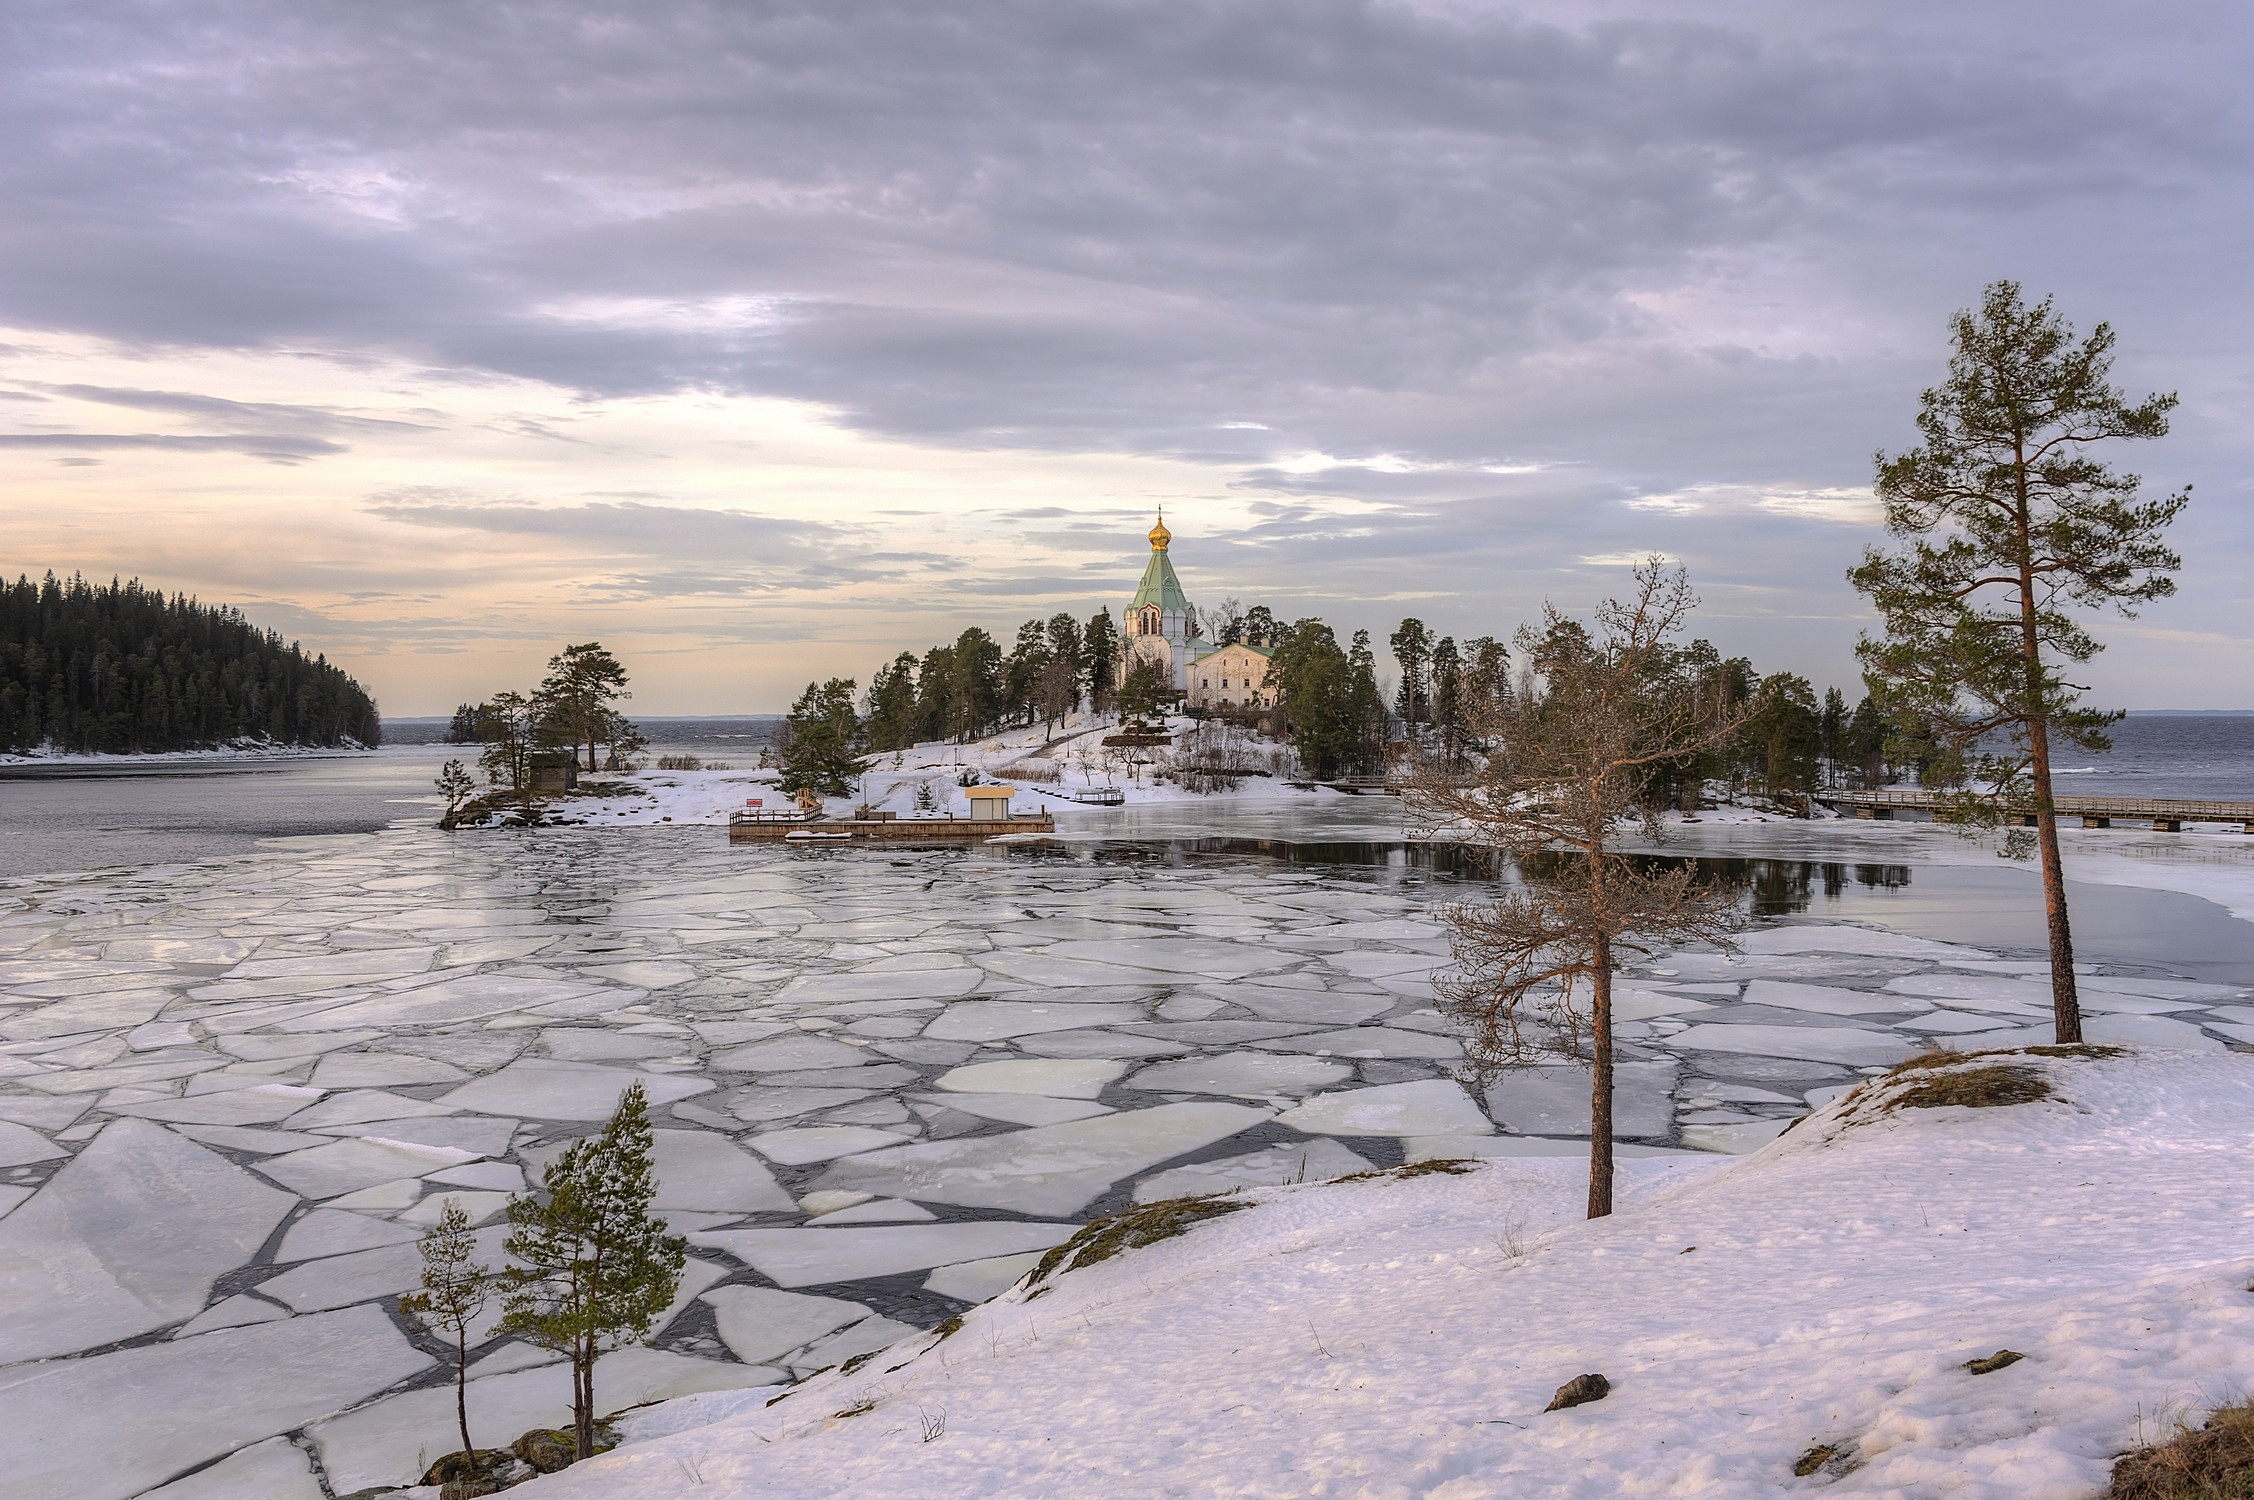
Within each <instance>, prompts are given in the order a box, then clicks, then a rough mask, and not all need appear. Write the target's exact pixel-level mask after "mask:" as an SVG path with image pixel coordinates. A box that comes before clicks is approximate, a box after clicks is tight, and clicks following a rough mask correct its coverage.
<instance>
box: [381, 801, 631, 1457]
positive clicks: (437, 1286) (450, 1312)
mask: <svg viewBox="0 0 2254 1500" xmlns="http://www.w3.org/2000/svg"><path fill="white" fill-rule="evenodd" d="M454 764H457V765H458V764H460V762H454ZM445 1205H446V1206H445V1207H444V1208H442V1209H440V1210H439V1214H438V1222H437V1223H436V1224H434V1225H432V1226H431V1228H430V1231H429V1233H427V1234H425V1235H424V1236H423V1238H422V1244H421V1246H420V1247H419V1248H420V1249H421V1250H422V1255H423V1285H422V1290H421V1291H419V1292H409V1293H408V1294H407V1295H406V1296H404V1297H402V1298H400V1299H399V1311H400V1312H401V1313H403V1314H405V1315H406V1316H407V1317H409V1318H412V1319H414V1320H415V1321H416V1322H417V1323H419V1324H421V1325H422V1326H423V1327H424V1328H426V1329H428V1330H429V1331H430V1332H431V1333H432V1334H434V1335H436V1336H437V1337H440V1338H443V1339H445V1340H446V1341H447V1342H449V1343H451V1344H452V1345H453V1346H454V1421H455V1423H456V1425H457V1426H459V1427H460V1429H461V1434H462V1462H463V1464H464V1465H465V1466H466V1468H465V1472H464V1474H463V1476H462V1477H464V1478H467V1477H470V1476H471V1475H474V1474H476V1473H477V1472H478V1470H479V1465H478V1461H477V1450H476V1448H475V1447H474V1446H472V1444H471V1443H470V1404H469V1401H470V1398H469V1381H470V1329H471V1328H472V1327H473V1326H474V1325H475V1324H476V1322H477V1315H478V1314H479V1313H481V1312H483V1311H484V1310H485V1304H486V1302H487V1301H488V1300H489V1297H490V1294H491V1291H492V1285H493V1273H492V1272H491V1271H490V1270H488V1269H487V1268H486V1267H485V1266H484V1265H483V1264H481V1263H480V1262H479V1261H478V1259H477V1237H476V1236H475V1235H474V1234H472V1233H471V1231H470V1216H469V1214H468V1213H466V1212H464V1211H463V1208H462V1205H461V1201H460V1200H459V1199H455V1198H448V1199H446V1200H445ZM668 1300H671V1299H670V1298H669V1299H668Z"/></svg>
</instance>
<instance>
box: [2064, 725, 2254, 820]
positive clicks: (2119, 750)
mask: <svg viewBox="0 0 2254 1500" xmlns="http://www.w3.org/2000/svg"><path fill="white" fill-rule="evenodd" d="M2107 732H2108V733H2109V734H2110V735H2111V736H2112V738H2113V749H2112V750H2111V751H2110V752H2108V753H2106V754H2104V755H2092V754H2091V753H2090V752H2089V751H2087V750H2077V749H2075V748H2074V747H2073V746H2071V745H2069V746H2066V747H2065V748H2063V749H2061V750H2059V751H2058V752H2057V753H2056V754H2055V755H2054V756H2053V758H2052V762H2051V764H2052V770H2053V774H2054V775H2055V776H2057V778H2058V791H2059V793H2060V795H2062V796H2073V797H2196V798H2201V799H2204V800H2211V801H2218V802H2250V801H2254V714H2151V713H2145V714H2131V715H2129V716H2128V717H2127V718H2126V719H2123V720H2122V721H2121V722H2120V723H2118V724H2116V725H2114V726H2113V727H2112V729H2110V730H2109V731H2107Z"/></svg>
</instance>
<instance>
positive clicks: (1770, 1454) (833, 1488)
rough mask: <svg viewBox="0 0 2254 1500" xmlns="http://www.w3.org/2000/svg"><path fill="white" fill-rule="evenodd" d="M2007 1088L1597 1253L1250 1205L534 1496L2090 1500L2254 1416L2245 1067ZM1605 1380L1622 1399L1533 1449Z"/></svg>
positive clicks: (1539, 1240)
mask: <svg viewBox="0 0 2254 1500" xmlns="http://www.w3.org/2000/svg"><path fill="white" fill-rule="evenodd" d="M2011 1061H2013V1062H2015V1063H2018V1064H2019V1065H2020V1066H2023V1067H2026V1068H2028V1069H2031V1070H2033V1071H2034V1072H2036V1073H2037V1074H2039V1075H2040V1076H2041V1077H2042V1078H2043V1079H2044V1080H2045V1081H2046V1082H2047V1083H2048V1084H2049V1085H2050V1086H2051V1087H2052V1088H2053V1089H2054V1090H2055V1091H2056V1094H2057V1097H2056V1098H2055V1099H2052V1100H2049V1101H2044V1102H2038V1103H2031V1104H2020V1105H2014V1106H2010V1107H2002V1108H1982V1109H1969V1108H1962V1107H1945V1108H1901V1109H1888V1108H1885V1107H1883V1106H1884V1104H1885V1103H1886V1092H1887V1091H1892V1092H1898V1091H1899V1090H1900V1088H1901V1087H1902V1086H1903V1084H1902V1083H1901V1082H1896V1083H1893V1084H1890V1085H1886V1086H1882V1091H1881V1093H1880V1094H1879V1096H1878V1097H1877V1098H1876V1099H1873V1098H1872V1097H1871V1096H1870V1095H1868V1094H1866V1095H1865V1096H1864V1097H1862V1098H1860V1099H1852V1098H1851V1099H1848V1100H1842V1101H1838V1102H1835V1103H1833V1104H1831V1105H1829V1106H1827V1107H1826V1108H1825V1109H1823V1110H1821V1111H1819V1112H1818V1113H1817V1114H1816V1115H1814V1116H1813V1117H1811V1118H1810V1119H1809V1120H1807V1121H1804V1122H1803V1123H1802V1124H1801V1125H1800V1126H1799V1127H1798V1128H1797V1129H1795V1130H1794V1131H1792V1132H1791V1133H1789V1134H1787V1135H1785V1136H1784V1137H1782V1138H1781V1139H1779V1140H1778V1141H1776V1142H1774V1143H1773V1144H1771V1145H1770V1146H1768V1147H1766V1148H1764V1149H1763V1150H1762V1151H1760V1152H1759V1153H1757V1154H1755V1155H1752V1156H1748V1157H1741V1158H1735V1159H1718V1160H1714V1161H1687V1162H1686V1161H1683V1160H1680V1159H1668V1160H1654V1161H1635V1162H1629V1163H1627V1164H1626V1167H1625V1170H1626V1173H1627V1176H1628V1180H1629V1184H1630V1186H1629V1191H1628V1194H1627V1198H1626V1203H1625V1206H1624V1208H1623V1210H1622V1211H1621V1212H1620V1213H1619V1214H1618V1215H1616V1216H1615V1217H1614V1218H1612V1219H1609V1220H1604V1221H1598V1222H1594V1223H1588V1222H1583V1221H1580V1220H1579V1219H1578V1218H1576V1217H1575V1215H1576V1213H1577V1209H1578V1200H1579V1193H1580V1183H1579V1180H1578V1179H1579V1173H1580V1171H1581V1168H1580V1165H1579V1164H1578V1163H1576V1162H1573V1161H1569V1160H1566V1161H1560V1160H1540V1159H1534V1160H1528V1159H1516V1160H1503V1161H1490V1162H1485V1163H1482V1164H1480V1165H1479V1166H1478V1167H1476V1168H1475V1169H1473V1170H1471V1171H1469V1172H1467V1173H1466V1174H1465V1175H1461V1176H1451V1175H1446V1174H1433V1175H1428V1176H1420V1177H1415V1178H1403V1177H1400V1176H1397V1175H1380V1176H1378V1177H1375V1178H1371V1179H1367V1180H1362V1181H1355V1182H1346V1183H1334V1184H1309V1185H1305V1186H1296V1187H1272V1188H1260V1189H1253V1190H1250V1191H1248V1192H1247V1193H1245V1194H1244V1197H1245V1198H1247V1199H1248V1200H1250V1201H1251V1202H1252V1203H1253V1205H1254V1206H1253V1207H1252V1208H1251V1209H1250V1210H1249V1211H1246V1212H1241V1213H1232V1214H1229V1215H1226V1216H1224V1217H1221V1218H1219V1219H1215V1220H1211V1221H1208V1222H1206V1223H1203V1224H1200V1225H1197V1226H1196V1227H1194V1228H1192V1229H1191V1230H1190V1231H1189V1232H1188V1233H1187V1234H1186V1235H1183V1236H1182V1237H1180V1238H1176V1239H1173V1240H1170V1241H1167V1242H1165V1243H1162V1244H1157V1245H1154V1246H1151V1247H1148V1248H1145V1249H1141V1250H1136V1251H1132V1252H1129V1253H1127V1254H1125V1255H1122V1256H1120V1257H1118V1258H1116V1259H1114V1260H1111V1261H1109V1262H1106V1263H1104V1264H1100V1265H1096V1266H1091V1267H1088V1268H1085V1269H1080V1270H1074V1271H1070V1272H1068V1273H1066V1274H1063V1275H1061V1276H1059V1277H1057V1278H1055V1279H1054V1280H1053V1281H1052V1282H1051V1283H1049V1285H1048V1287H1047V1288H1046V1289H1045V1290H1035V1291H1032V1292H1030V1293H1029V1291H1028V1290H1027V1289H1026V1288H1025V1287H1023V1286H1020V1287H1019V1288H1018V1289H1015V1290H1013V1291H1011V1292H1009V1293H1007V1294H1005V1295H1004V1296H1003V1297H1001V1298H999V1299H998V1300H996V1301H995V1302H993V1303H990V1304H987V1305H986V1306H983V1307H981V1308H978V1309H976V1310H974V1311H973V1312H971V1313H970V1314H969V1315H968V1316H966V1317H965V1319H964V1320H963V1324H962V1327H961V1328H960V1330H959V1331H957V1332H955V1333H953V1334H952V1335H951V1336H949V1337H944V1338H941V1337H937V1336H934V1335H926V1336H924V1337H922V1338H920V1339H917V1340H914V1341H911V1342H910V1343H909V1344H905V1345H902V1346H899V1347H897V1348H895V1349H894V1350H892V1351H890V1352H888V1353H887V1354H885V1355H882V1356H879V1357H878V1358H877V1359H876V1360H875V1361H874V1362H873V1363H870V1364H868V1365H866V1366H864V1367H862V1368H859V1369H856V1370H855V1371H853V1372H852V1373H849V1374H848V1373H842V1372H833V1373H831V1374H828V1375H823V1376H817V1377H815V1378H814V1379H812V1380H810V1381H808V1382H806V1383H804V1384H803V1385H801V1386H799V1387H798V1388H796V1389H794V1390H793V1391H792V1392H791V1393H790V1394H789V1396H788V1397H787V1398H785V1399H783V1400H781V1401H779V1402H776V1403H775V1404H773V1405H768V1404H767V1402H768V1400H769V1399H770V1395H771V1393H766V1392H760V1393H732V1394H729V1395H722V1396H713V1397H704V1398H693V1399H692V1402H691V1403H689V1404H688V1405H685V1406H683V1407H680V1408H672V1409H669V1408H659V1409H658V1415H657V1416H656V1417H655V1419H654V1423H653V1425H654V1426H656V1430H663V1427H665V1426H674V1427H678V1426H679V1424H681V1423H683V1422H689V1421H697V1420H706V1421H708V1422H709V1425H704V1426H698V1427H694V1428H692V1429H690V1430H686V1431H676V1432H674V1433H673V1435H671V1436H666V1437H663V1438H658V1439H655V1440H652V1441H647V1442H641V1443H635V1444H631V1445H629V1446H627V1447H625V1448H623V1449H621V1450H620V1451H618V1452H617V1453H614V1454H612V1455H609V1456H607V1457H604V1458H600V1459H597V1460H594V1461H592V1462H590V1463H588V1464H585V1465H582V1466H579V1467H576V1468H573V1469H571V1470H567V1471H565V1472H564V1473H562V1474H559V1475H556V1476H553V1477H551V1478H547V1479H544V1480H540V1481H536V1482H535V1483H534V1484H533V1485H532V1486H531V1487H530V1488H529V1489H528V1490H527V1491H526V1492H525V1493H526V1494H527V1496H528V1500H551V1497H553V1500H567V1497H586V1500H672V1497H675V1496H679V1495H683V1494H688V1493H694V1494H696V1495H698V1496H707V1495H709V1496H711V1497H712V1500H734V1497H743V1500H750V1497H753V1496H758V1497H761V1500H768V1497H785V1496H817V1495H821V1496H834V1495H848V1494H852V1495H879V1494H881V1495H888V1496H933V1497H939V1496H950V1497H952V1496H1034V1495H1061V1494H1094V1493H1105V1494H1119V1495H1219V1494H1228V1495H1262V1496H1267V1495H1277V1496H1282V1495H1295V1496H1296V1495H1356V1496H1365V1495H1366V1496H1394V1495H1432V1496H1446V1497H1450V1500H1471V1497H1475V1496H1495V1497H1524V1496H1537V1495H1539V1496H1551V1495H1557V1496H1568V1495H1570V1496H1590V1497H1600V1496H1602V1497H1609V1496H1618V1495H1653V1496H1659V1495H1665V1496H1753V1495H1768V1494H1779V1495H1782V1494H1792V1493H1798V1492H1799V1491H1801V1490H1804V1489H1817V1488H1821V1489H1824V1490H1825V1491H1826V1492H1827V1493H1834V1494H1852V1495H1893V1496H1904V1497H1914V1496H1941V1495H1948V1496H1952V1497H1988V1496H1993V1497H1998V1500H2001V1497H2006V1496H2008V1497H2013V1500H2031V1497H2055V1500H2085V1497H2091V1496H2095V1495H2097V1494H2099V1493H2101V1492H2102V1491H2103V1488H2104V1486H2105V1482H2106V1476H2107V1473H2108V1470H2109V1466H2110V1462H2111V1460H2112V1458H2113V1457H2114V1456H2116V1455H2117V1454H2119V1453H2120V1452H2121V1451H2123V1450H2124V1449H2126V1448H2128V1447H2131V1446H2133V1445H2135V1444H2137V1443H2139V1442H2142V1441H2150V1440H2152V1439H2153V1438H2155V1437H2156V1436H2163V1435H2165V1434H2166V1432H2167V1431H2168V1430H2169V1427H2170V1424H2171V1423H2172V1422H2173V1421H2174V1420H2175V1419H2176V1418H2178V1417H2184V1418H2191V1419H2194V1420H2196V1418H2197V1417H2198V1416H2199V1415H2200V1414H2201V1413H2203V1412H2204V1411H2205V1410H2206V1409H2207V1408H2209V1407H2211V1406H2213V1405H2215V1404H2217V1403H2219V1402H2222V1401H2225V1400H2229V1399H2233V1398H2235V1397H2237V1396H2239V1395H2241V1394H2243V1393H2244V1392H2245V1391H2246V1390H2247V1388H2248V1384H2249V1382H2250V1381H2254V1296H2250V1295H2249V1293H2248V1290H2247V1276H2248V1273H2249V1271H2250V1270H2254V1243H2250V1242H2249V1241H2248V1239H2247V1237H2246V1224H2247V1221H2248V1220H2249V1219H2250V1218H2254V1178H2249V1177H2248V1176H2247V1174H2246V1173H2245V1172H2243V1171H2242V1170H2240V1164H2241V1163H2242V1162H2243V1160H2244V1157H2245V1153H2246V1151H2247V1149H2248V1148H2249V1146H2250V1145H2254V1059H2249V1058H2247V1057H2245V1056H2242V1055H2236V1054H2226V1055H2197V1054H2192V1053H2175V1052H2156V1051H2155V1052H2145V1051H2132V1052H2129V1053H2125V1054H2122V1055H2118V1056H2111V1057H2102V1058H2095V1059H2089V1058H2081V1057H2063V1058H2062V1057H2042V1056H2028V1055H2025V1054H2022V1055H2020V1056H2018V1057H2015V1058H2012V1059H2011ZM2006 1348H2008V1349H2010V1350H2013V1351H2016V1352H2017V1353H2019V1354H2022V1355H2024V1356H2025V1358H2024V1359H2022V1360H2020V1361H2017V1362H2015V1363H2012V1364H2010V1365H2009V1366H2008V1367H2006V1368H2002V1369H1998V1370H1996V1371H1994V1372H1993V1373H1987V1374H1976V1373H1973V1372H1971V1371H1969V1370H1968V1369H1967V1368H1966V1362H1967V1361H1969V1360H1972V1359H1974V1358H1976V1357H1981V1356H1987V1355H1991V1354H1993V1353H1995V1352H1996V1351H1998V1350H1999V1349H2006ZM1583 1372H1598V1373H1602V1374H1604V1375H1605V1376H1606V1377H1607V1378H1608V1379H1609V1380H1610V1381H1611V1383H1612V1392H1611V1394H1610V1395H1609V1396H1608V1397H1607V1398H1605V1399H1603V1400H1601V1401H1598V1402H1595V1403H1593V1404H1590V1405H1586V1406H1582V1407H1578V1408H1575V1409H1572V1410H1568V1411H1559V1412H1544V1411H1543V1407H1544V1405H1545V1404H1546V1403H1547V1402H1548V1401H1549V1399H1550V1397H1551V1394H1552V1392H1553V1391H1554V1390H1555V1389H1556V1388H1557V1387H1558V1386H1559V1385H1561V1384H1563V1383H1564V1382H1565V1381H1567V1380H1569V1379H1571V1378H1572V1377H1573V1376H1575V1375H1578V1374H1581V1373H1583ZM700 1405H701V1410H699V1409H698V1408H699V1406H700ZM1823 1449H1830V1450H1831V1453H1830V1455H1829V1456H1828V1457H1825V1456H1823V1455H1821V1454H1820V1451H1819V1450H1823ZM1811 1458H1813V1459H1815V1460H1816V1462H1814V1463H1813V1464H1812V1465H1809V1466H1811V1467H1813V1468H1815V1470H1816V1472H1814V1473H1812V1474H1810V1475H1808V1476H1806V1477H1796V1476H1795V1474H1794V1467H1795V1464H1796V1463H1801V1462H1803V1461H1804V1460H1808V1459H1811Z"/></svg>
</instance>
